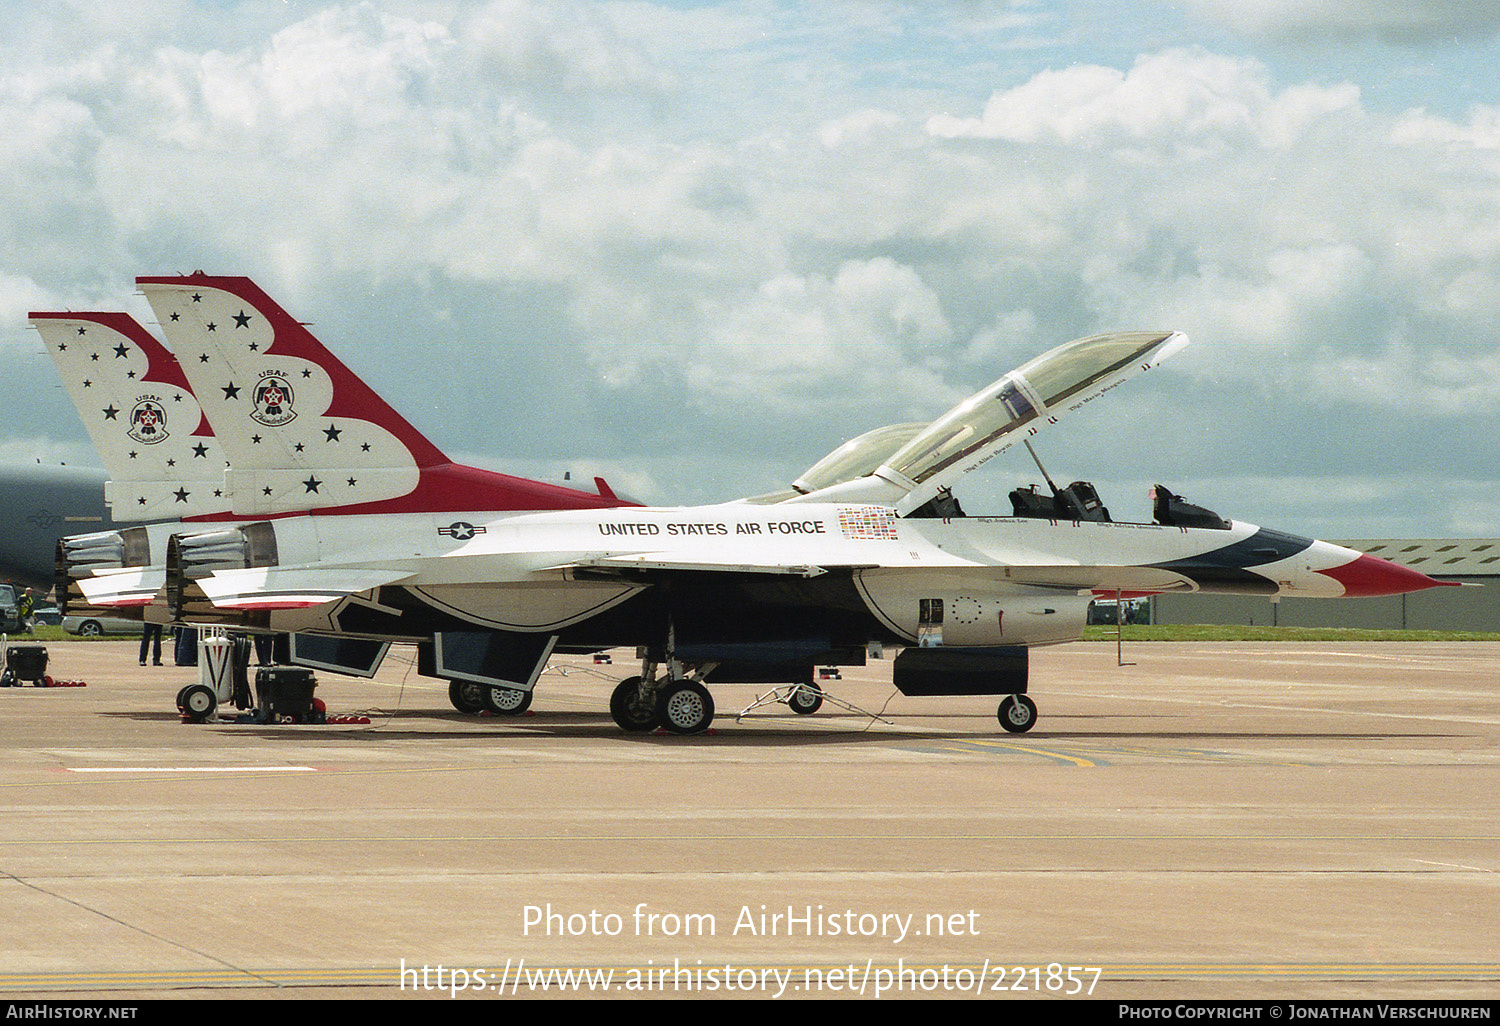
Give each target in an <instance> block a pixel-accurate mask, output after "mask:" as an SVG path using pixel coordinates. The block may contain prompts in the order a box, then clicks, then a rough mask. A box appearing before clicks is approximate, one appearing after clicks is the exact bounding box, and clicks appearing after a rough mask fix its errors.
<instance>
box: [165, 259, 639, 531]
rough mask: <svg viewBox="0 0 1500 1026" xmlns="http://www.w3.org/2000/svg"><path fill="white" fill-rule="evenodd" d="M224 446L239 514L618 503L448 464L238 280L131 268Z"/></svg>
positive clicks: (246, 283) (382, 402)
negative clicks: (138, 273)
mask: <svg viewBox="0 0 1500 1026" xmlns="http://www.w3.org/2000/svg"><path fill="white" fill-rule="evenodd" d="M137 284H138V285H139V286H140V288H141V290H142V291H143V292H144V293H145V295H146V298H147V300H148V301H149V302H150V303H151V306H152V309H153V310H155V311H156V315H157V317H158V319H159V321H160V323H161V327H162V331H163V333H164V334H165V335H166V337H167V340H168V342H169V343H170V344H171V346H172V349H173V351H174V352H176V354H177V358H178V361H179V362H180V364H181V366H182V368H183V370H184V372H185V373H186V375H187V378H188V381H189V382H190V383H191V384H192V387H193V390H194V391H195V392H196V393H197V395H198V397H199V401H200V402H201V403H202V404H203V409H204V412H205V413H206V415H207V417H208V420H209V422H210V423H211V424H212V425H213V429H214V432H215V434H216V435H217V436H218V437H219V439H220V440H221V442H222V444H223V446H224V448H225V450H226V452H227V456H228V461H229V464H230V469H229V471H228V473H227V474H226V480H227V481H228V483H229V491H230V499H231V502H232V504H233V512H234V513H235V515H237V516H241V517H260V516H270V515H275V514H278V513H288V512H303V511H318V512H339V513H403V512H449V511H458V510H493V511H504V510H543V509H586V508H598V507H608V506H620V505H628V504H629V503H626V502H624V501H623V500H621V499H619V498H617V497H616V496H614V495H612V494H595V493H590V492H583V491H578V490H575V489H572V488H567V487H564V486H561V485H553V484H547V483H545V482H541V481H531V480H528V479H525V478H519V477H512V476H510V475H507V474H500V473H496V472H494V471H488V470H480V469H477V468H474V467H466V466H463V465H460V464H456V463H454V462H453V461H452V460H450V459H449V458H448V457H447V456H446V455H445V454H444V453H443V452H442V451H441V450H440V449H439V448H438V447H437V446H436V445H434V444H433V443H432V442H431V441H429V440H428V439H427V438H426V436H424V435H423V434H422V433H421V432H420V431H418V430H417V429H416V428H414V427H413V426H412V425H411V424H410V422H408V421H407V420H406V418H405V417H403V416H402V415H401V414H400V413H398V412H396V410H395V409H393V408H392V407H391V406H390V404H388V403H387V402H386V401H385V400H384V399H382V398H381V397H380V396H379V395H377V394H376V393H375V391H374V390H373V389H372V388H370V386H369V385H367V384H366V383H365V382H364V381H363V380H361V379H360V378H359V377H358V376H357V375H356V374H354V373H353V372H352V371H350V370H349V368H347V367H346V366H344V364H343V363H342V362H341V361H340V360H339V359H338V358H337V357H335V356H334V355H333V354H332V353H330V352H329V351H328V350H327V349H326V348H325V347H324V346H323V344H322V343H321V342H319V341H318V340H317V339H316V338H315V337H314V336H313V335H312V333H311V332H309V331H308V330H307V328H306V326H305V325H303V324H302V323H300V322H298V321H296V320H294V319H293V318H292V317H291V316H290V315H289V314H288V313H287V312H286V311H285V310H283V309H282V308H281V307H280V306H279V305H278V304H277V303H276V302H275V301H274V300H272V299H271V298H270V297H269V296H268V295H266V293H265V292H263V291H262V290H261V289H260V287H259V286H257V285H256V284H255V283H254V282H252V281H251V280H250V279H248V278H242V277H220V276H213V275H207V274H203V273H201V272H199V273H195V274H192V275H188V276H185V277H170V278H156V277H151V278H138V279H137Z"/></svg>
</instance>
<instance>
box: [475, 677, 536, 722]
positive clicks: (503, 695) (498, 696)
mask: <svg viewBox="0 0 1500 1026" xmlns="http://www.w3.org/2000/svg"><path fill="white" fill-rule="evenodd" d="M479 694H480V700H481V701H482V702H483V703H484V708H485V711H486V712H489V713H492V714H494V715H495V716H519V715H521V714H522V713H523V712H525V711H526V710H527V709H530V708H531V692H530V691H522V690H521V689H520V688H504V687H501V686H500V685H498V684H488V685H484V686H483V687H481V689H480V692H479Z"/></svg>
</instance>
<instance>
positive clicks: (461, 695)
mask: <svg viewBox="0 0 1500 1026" xmlns="http://www.w3.org/2000/svg"><path fill="white" fill-rule="evenodd" d="M31 324H32V326H33V327H35V328H36V329H37V331H38V333H39V334H40V335H41V337H42V340H43V343H44V345H45V346H46V349H47V351H48V353H49V354H50V355H51V356H52V358H53V361H54V363H55V364H56V366H57V369H58V373H59V376H60V377H61V378H62V380H63V382H64V384H65V386H66V387H67V390H68V393H69V395H70V397H71V398H72V399H73V402H74V405H75V407H76V408H77V410H78V413H79V415H80V417H81V418H82V419H83V422H84V424H85V426H86V428H87V429H88V431H89V434H90V437H91V439H92V440H93V442H94V444H95V447H96V448H97V449H98V451H99V453H100V457H101V459H102V460H103V462H104V464H105V467H106V471H107V474H108V477H107V479H106V480H103V481H99V482H98V484H99V485H100V486H102V487H100V488H99V489H98V491H99V493H100V497H101V498H102V499H103V500H104V502H105V503H107V504H108V505H109V506H110V507H111V508H112V509H113V512H114V520H115V521H121V522H129V521H149V523H145V524H143V525H141V526H136V527H131V526H122V525H121V524H117V523H115V522H111V521H109V520H108V519H107V518H104V519H103V522H101V523H100V524H99V527H100V528H101V529H100V530H98V531H95V532H91V533H88V534H83V535H70V536H68V537H66V538H64V539H62V540H60V541H59V539H58V536H57V535H56V534H53V535H52V536H51V543H50V544H46V545H38V546H37V549H38V551H41V552H44V553H45V554H46V555H47V556H48V557H51V556H52V553H53V550H54V549H55V550H56V556H55V564H51V563H50V562H49V565H48V569H55V573H56V584H57V589H58V592H57V593H58V598H59V603H60V604H61V605H62V607H63V608H64V610H65V611H67V612H74V613H80V612H82V613H95V614H101V613H102V614H108V615H115V616H126V617H129V616H135V617H138V618H142V619H147V620H151V621H154V622H163V623H165V622H169V620H170V615H169V611H168V609H167V606H166V604H165V601H164V590H163V589H164V585H165V582H166V553H167V550H168V543H169V540H170V539H171V538H172V537H173V536H174V535H176V534H181V533H184V532H190V531H193V530H203V529H204V527H205V525H208V524H213V523H219V524H221V525H225V526H231V525H235V524H239V523H243V522H244V521H246V520H247V519H258V516H257V515H255V514H264V515H266V516H289V515H305V514H307V513H310V512H316V513H319V514H324V515H339V514H343V513H346V512H351V511H358V508H359V507H358V504H359V503H360V502H361V501H363V500H367V499H368V498H369V496H370V492H369V490H368V489H365V490H363V491H360V492H358V493H355V492H354V484H355V483H356V479H355V478H354V477H349V478H348V479H347V480H348V482H349V483H350V487H349V489H348V490H345V491H341V492H337V493H332V494H328V495H326V496H318V497H317V498H316V499H309V501H307V502H298V501H293V500H287V499H286V498H285V497H282V498H281V499H279V500H278V501H277V502H275V503H269V502H267V501H264V500H266V498H267V496H269V494H270V493H269V491H267V492H266V493H265V495H262V500H263V501H262V502H260V503H258V504H254V505H253V513H252V515H249V516H247V515H245V514H244V513H243V512H242V511H239V510H235V509H233V508H232V503H231V499H230V495H231V489H232V488H233V487H234V486H235V484H239V485H240V486H241V487H246V488H248V487H249V486H248V485H246V482H247V481H248V480H251V479H252V478H254V479H255V480H256V483H257V484H261V485H262V487H264V485H263V483H262V482H263V480H264V479H267V477H268V475H269V477H271V478H274V477H275V476H276V473H277V472H278V471H280V472H286V471H288V470H291V471H292V472H294V473H297V474H300V473H301V472H303V471H309V470H310V471H313V472H317V473H322V472H325V471H326V470H327V469H328V467H327V466H326V465H325V464H323V463H319V462H318V461H317V458H316V456H315V455H311V454H310V455H308V456H305V457H304V456H303V455H301V454H302V452H303V449H304V446H303V445H302V443H300V442H296V443H290V448H277V447H275V446H272V445H268V446H267V447H266V448H265V449H264V450H261V449H259V448H258V446H259V444H260V442H261V441H262V438H261V436H260V435H258V434H252V435H248V436H247V437H245V438H243V439H242V438H239V437H236V436H231V437H229V438H228V439H227V444H221V443H220V439H219V438H218V437H217V436H216V435H215V434H214V431H213V429H212V426H211V424H210V421H209V419H208V418H207V417H206V416H204V412H203V408H202V406H201V405H200V403H199V399H198V395H197V393H195V392H194V390H193V388H192V385H191V384H190V383H189V380H188V377H187V376H186V375H185V374H184V373H183V368H182V366H181V365H180V364H179V363H178V360H177V358H176V357H175V356H174V355H173V354H172V353H171V352H169V351H168V350H167V348H166V347H165V346H164V345H163V344H162V343H161V342H159V341H157V339H156V338H155V337H154V336H153V335H152V334H151V333H150V332H149V331H147V330H146V329H145V328H144V327H142V326H141V325H140V324H139V323H138V322H137V321H136V320H135V319H134V318H132V317H131V316H130V315H128V314H125V313H114V312H108V313H99V312H77V311H68V312H36V313H33V314H31ZM319 355H320V357H322V358H323V362H322V364H321V365H320V368H319V378H318V382H317V383H318V385H319V386H322V387H324V388H325V390H326V387H327V386H328V385H329V384H330V383H331V381H332V379H333V375H335V374H337V373H338V372H339V368H340V365H339V364H338V362H337V360H336V359H335V358H334V357H333V356H332V355H331V354H329V353H327V351H326V350H323V349H321V347H319ZM199 357H200V360H199V362H200V363H206V362H207V356H206V355H205V354H199ZM299 395H301V396H302V398H303V399H305V393H304V390H303V383H302V382H298V383H297V384H296V385H295V386H294V385H293V384H292V383H291V382H286V381H280V380H276V379H268V380H265V381H258V382H257V385H256V389H255V397H254V402H255V403H256V407H257V410H258V411H260V412H259V414H258V415H259V416H260V417H261V419H262V420H263V421H265V422H268V423H276V422H277V421H280V423H279V424H277V426H285V425H286V424H289V423H290V422H291V420H293V419H294V418H295V416H296V411H297V409H299V408H300V405H299V403H298V396H299ZM343 398H344V400H345V401H347V402H350V403H353V404H356V405H358V406H360V407H361V408H363V409H366V410H372V411H378V412H379V413H380V415H381V416H382V419H383V422H384V423H386V424H388V425H390V426H391V427H392V428H393V430H397V431H400V430H403V429H404V431H405V435H404V440H399V441H395V442H393V443H392V444H391V445H390V449H391V451H392V452H396V451H400V455H399V457H393V458H394V459H395V460H396V461H397V462H401V463H403V467H402V469H401V471H399V473H403V474H418V475H420V477H421V478H422V480H423V486H422V487H421V488H420V489H408V491H410V492H411V493H412V494H410V495H409V496H408V497H407V502H406V504H405V505H404V506H403V507H402V509H404V510H422V511H433V510H437V511H446V510H449V509H451V508H452V506H453V504H454V503H455V502H458V501H460V500H459V499H458V498H456V497H457V496H462V499H463V504H464V508H471V507H470V505H469V503H471V502H472V504H473V507H474V508H482V509H485V510H486V513H487V514H488V513H491V512H494V511H496V510H512V509H525V508H547V509H554V508H555V509H566V508H572V507H576V506H580V505H582V506H606V505H619V504H622V503H626V502H627V500H624V499H620V498H618V497H617V496H615V495H614V493H613V492H612V491H611V490H610V489H609V488H608V486H607V485H605V484H604V482H603V481H602V480H600V479H596V481H595V485H596V489H597V491H596V492H595V493H592V494H591V493H587V492H579V491H576V490H574V489H571V488H564V487H558V486H553V485H548V484H545V483H543V482H533V481H527V480H524V479H520V478H514V477H511V476H509V475H505V474H497V473H494V472H492V471H487V470H480V469H477V468H472V467H464V466H460V465H457V464H454V463H452V462H451V461H450V460H448V458H447V457H446V456H444V455H443V454H442V453H441V451H439V450H438V449H437V448H436V447H435V446H433V445H432V444H431V443H430V442H429V441H428V440H427V439H426V438H425V437H422V436H421V435H420V434H418V433H417V432H416V431H415V430H414V429H411V428H410V426H409V425H405V424H404V421H402V419H401V418H400V416H399V415H398V414H396V413H395V411H393V410H391V409H390V408H389V407H388V406H386V405H385V404H384V403H383V401H382V400H380V399H379V398H378V397H376V396H374V394H373V393H372V392H369V390H368V389H367V388H366V387H365V386H364V385H363V383H362V382H359V381H358V380H357V379H353V378H352V376H348V379H347V382H346V388H345V393H344V396H343ZM306 423H307V421H306V420H305V421H304V425H305V424H306ZM286 434H287V433H286V432H283V433H282V434H281V435H280V436H278V440H279V441H285V440H286V438H285V436H286ZM334 434H335V435H336V434H337V429H335V430H334ZM408 444H409V446H410V448H409V449H403V448H402V447H403V446H406V445H408ZM368 451H369V446H368V445H366V446H365V447H364V449H363V452H365V453H368ZM231 455H233V456H234V457H235V459H236V460H237V462H234V461H232V460H231V459H230V457H231ZM330 462H331V463H333V464H336V466H335V467H334V469H336V470H341V471H343V470H350V469H351V467H352V464H350V465H346V462H345V460H344V459H343V456H342V455H340V456H337V457H335V458H334V459H333V460H332V461H330ZM353 462H354V463H361V461H359V460H355V461H353ZM370 462H372V461H363V462H362V463H361V466H360V469H359V471H358V472H359V473H362V474H366V475H367V479H368V478H370V477H375V476H377V475H378V474H379V473H380V470H379V468H377V469H374V470H372V469H371V467H370V465H369V464H370ZM236 468H238V471H239V473H236V472H235V470H236ZM30 476H34V475H29V476H28V479H29V477H30ZM305 491H306V493H307V494H308V495H309V496H311V495H312V494H313V493H314V492H315V491H316V488H315V487H314V488H308V489H305ZM486 504H490V505H488V506H487V505H486ZM271 506H274V507H275V508H270V507H271ZM491 507H492V508H491ZM96 519H100V518H96ZM49 526H50V525H49ZM80 526H82V525H81V524H80ZM106 528H107V529H106ZM43 573H45V571H43ZM340 648H342V649H343V650H348V649H350V646H341V647H335V648H334V649H331V650H330V648H329V646H328V644H327V643H326V641H322V640H320V639H317V638H314V637H312V636H305V637H303V638H301V639H300V644H298V643H297V639H294V654H295V657H297V658H298V659H299V661H300V662H301V663H302V664H303V665H310V666H316V667H325V668H336V669H341V670H343V671H344V672H360V670H361V668H362V669H363V672H366V673H373V672H374V670H375V669H376V668H377V667H378V662H376V663H374V664H373V665H372V664H371V661H370V660H371V657H372V656H371V654H372V653H379V654H383V652H384V648H383V647H377V648H371V647H369V646H364V647H358V646H356V648H357V649H358V652H359V655H358V656H357V660H358V663H359V665H358V666H356V665H353V664H348V663H333V664H329V663H327V662H325V661H324V655H325V654H327V653H329V652H330V651H331V652H332V653H333V654H332V657H333V658H335V659H338V658H339V654H338V653H339V651H340ZM470 683H471V682H455V685H454V688H453V689H452V690H451V692H450V695H451V697H452V698H453V701H454V704H455V705H456V706H457V707H459V708H461V709H464V710H465V711H470V712H473V711H477V710H478V709H479V708H481V707H485V708H489V709H490V710H491V711H493V712H497V713H507V714H514V713H517V712H519V711H524V708H525V705H526V704H529V701H530V693H529V692H517V691H514V690H513V689H505V688H498V687H496V688H490V689H485V690H483V691H481V690H479V689H478V688H477V687H475V686H469V684H470Z"/></svg>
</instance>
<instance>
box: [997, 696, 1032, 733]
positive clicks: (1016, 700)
mask: <svg viewBox="0 0 1500 1026" xmlns="http://www.w3.org/2000/svg"><path fill="white" fill-rule="evenodd" d="M995 716H996V717H997V718H998V719H999V720H1000V726H1002V727H1004V728H1005V729H1006V730H1008V731H1010V732H1011V733H1012V734H1024V733H1026V732H1027V731H1028V730H1030V729H1031V728H1032V727H1034V726H1036V703H1035V702H1033V701H1032V700H1031V699H1029V698H1027V697H1026V696H1025V695H1006V696H1005V700H1004V701H1002V702H1001V703H1000V708H999V709H998V710H996V712H995Z"/></svg>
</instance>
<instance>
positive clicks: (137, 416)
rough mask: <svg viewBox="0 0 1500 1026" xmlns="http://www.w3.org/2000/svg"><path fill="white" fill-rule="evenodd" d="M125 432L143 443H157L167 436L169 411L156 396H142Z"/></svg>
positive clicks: (131, 414)
mask: <svg viewBox="0 0 1500 1026" xmlns="http://www.w3.org/2000/svg"><path fill="white" fill-rule="evenodd" d="M125 433H126V434H127V435H129V436H130V437H131V438H133V439H135V440H136V441H137V442H140V443H141V444H142V445H155V444H156V443H157V442H161V441H164V440H165V439H166V438H167V435H168V432H167V411H166V409H165V408H163V406H162V404H161V403H160V402H159V401H158V400H157V398H156V397H155V396H142V397H141V398H140V400H139V401H138V402H137V403H136V404H135V408H134V409H133V410H131V411H130V427H129V428H127V429H126V431H125Z"/></svg>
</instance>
